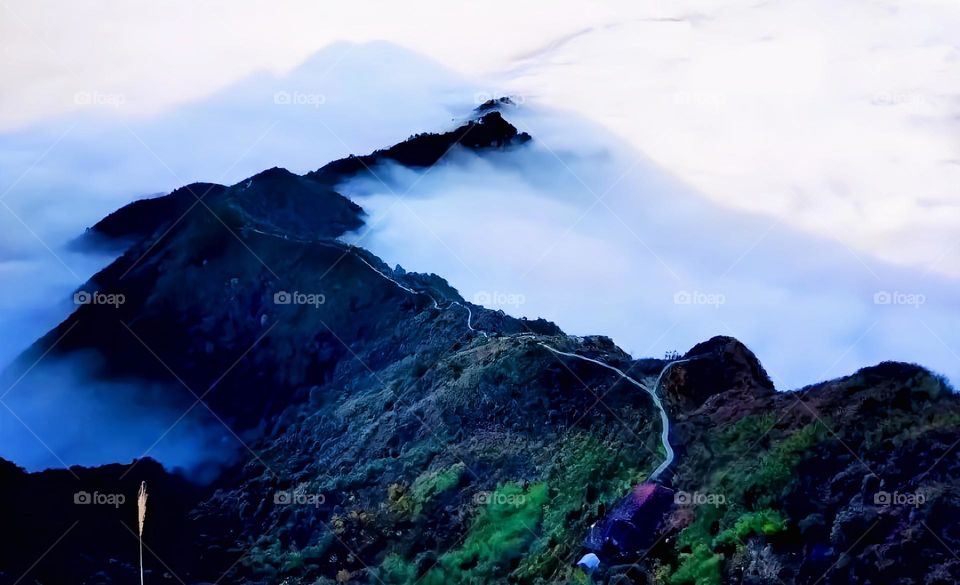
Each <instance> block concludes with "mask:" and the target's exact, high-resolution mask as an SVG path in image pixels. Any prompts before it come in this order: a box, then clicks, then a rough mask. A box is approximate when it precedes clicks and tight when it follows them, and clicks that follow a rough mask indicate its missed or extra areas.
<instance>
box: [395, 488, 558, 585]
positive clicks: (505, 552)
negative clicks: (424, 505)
mask: <svg viewBox="0 0 960 585" xmlns="http://www.w3.org/2000/svg"><path fill="white" fill-rule="evenodd" d="M483 499H484V500H485V503H484V505H483V507H482V508H481V509H480V511H479V514H478V516H477V518H476V519H475V520H474V522H473V524H472V525H471V526H470V530H469V532H468V533H467V536H466V538H465V539H464V541H463V544H462V545H461V546H460V547H459V548H457V549H455V550H452V551H450V552H448V553H446V554H444V555H443V556H441V557H440V558H439V559H438V560H437V564H436V565H435V566H434V567H433V568H431V569H430V570H429V571H427V573H426V574H425V575H423V577H421V579H420V580H419V581H418V583H423V585H444V584H446V583H473V582H476V583H490V582H495V581H497V580H498V579H500V578H502V576H503V575H505V574H507V573H509V572H510V569H511V567H512V565H513V564H515V563H516V562H518V561H519V559H520V558H521V556H522V555H523V554H524V552H525V551H526V550H527V548H528V546H529V544H530V542H531V541H532V540H533V539H534V538H535V537H536V530H537V527H538V525H539V523H540V519H541V515H542V508H543V505H544V503H546V501H547V486H546V484H542V483H539V484H533V485H531V486H529V487H528V488H527V489H524V488H522V487H521V486H519V485H517V484H505V485H502V486H500V487H499V488H497V489H496V490H494V491H493V492H491V493H489V494H486V495H485V497H484V498H483ZM380 569H381V578H383V579H384V582H386V583H397V584H401V583H413V582H414V581H415V579H414V578H413V576H414V575H415V573H416V571H415V569H414V568H413V567H412V565H411V564H410V563H408V562H407V561H404V560H403V559H401V558H400V557H399V556H397V555H390V556H388V557H387V558H386V559H385V560H384V563H383V565H381V567H380Z"/></svg>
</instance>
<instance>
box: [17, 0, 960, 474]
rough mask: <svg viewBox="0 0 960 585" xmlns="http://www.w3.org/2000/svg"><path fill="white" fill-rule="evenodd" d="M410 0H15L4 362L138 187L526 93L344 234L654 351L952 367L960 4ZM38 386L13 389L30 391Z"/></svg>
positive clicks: (507, 300)
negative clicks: (710, 343) (516, 138)
mask: <svg viewBox="0 0 960 585" xmlns="http://www.w3.org/2000/svg"><path fill="white" fill-rule="evenodd" d="M415 5H416V9H415V10H413V9H411V6H410V5H409V4H403V5H401V4H399V3H396V2H370V1H355V2H350V3H339V4H331V3H323V4H321V3H317V2H286V3H284V4H282V5H278V4H276V3H268V2H250V1H245V0H239V1H231V2H205V3H190V2H181V1H174V0H165V1H163V2H137V1H133V2H131V1H124V2H120V1H117V2H113V1H104V0H100V1H90V2H84V3H67V4H61V3H53V2H48V1H43V0H41V1H27V0H0V38H2V39H3V41H2V43H0V70H2V71H4V75H3V76H0V327H3V329H4V331H5V332H6V333H5V334H4V336H3V338H2V339H0V361H3V362H6V361H8V360H9V359H11V358H12V357H13V356H15V355H16V354H17V353H18V352H19V351H21V350H22V349H23V347H25V346H26V345H27V344H29V343H30V342H31V341H32V340H33V339H35V338H36V337H38V336H39V335H41V334H42V333H43V332H45V331H46V330H48V329H49V328H50V327H51V326H53V325H54V324H56V323H57V322H58V321H59V320H61V319H62V318H64V317H65V316H66V314H67V313H68V312H69V311H70V310H71V308H72V307H71V305H70V302H69V299H70V292H71V291H72V290H73V289H75V288H76V287H77V286H78V285H79V284H80V283H82V282H83V281H84V280H85V279H86V278H88V277H89V276H90V275H91V274H93V272H95V271H96V270H97V269H98V268H100V267H102V266H103V265H105V263H107V262H108V261H109V257H108V256H105V255H100V256H90V255H88V254H80V253H77V252H76V251H74V250H72V249H71V248H70V247H69V246H68V244H69V242H70V241H71V240H72V239H73V238H74V237H76V236H77V235H78V234H80V233H81V232H82V231H83V229H84V228H85V227H87V226H89V225H91V224H92V223H94V222H95V221H97V220H98V219H99V218H100V217H102V216H103V215H105V214H106V213H108V212H110V211H112V210H113V209H115V208H117V207H118V206H120V205H123V204H124V203H126V202H129V201H131V200H133V199H135V198H138V197H142V196H146V195H150V194H158V193H164V192H168V191H170V190H172V189H173V188H176V187H178V186H180V185H183V184H186V183H189V182H192V181H196V180H207V181H215V182H221V183H227V184H230V183H234V182H238V181H240V180H241V179H243V178H245V177H247V176H250V175H252V174H255V173H256V172H258V171H260V170H262V169H264V168H268V167H271V166H283V167H287V168H289V169H291V170H293V171H295V172H306V171H308V170H312V169H315V168H317V167H319V166H321V165H322V164H324V163H325V162H327V161H329V160H331V159H334V158H338V157H341V156H345V155H347V154H350V153H357V154H362V153H366V152H369V151H371V150H373V149H376V148H380V147H383V146H387V145H390V144H393V143H396V142H397V141H399V140H402V139H404V138H406V137H407V136H409V135H410V134H413V133H417V132H423V131H437V130H445V129H448V128H450V127H452V126H454V125H456V124H458V123H460V122H462V121H463V120H464V119H466V118H467V117H468V116H469V115H470V111H471V109H472V108H473V107H475V106H476V105H477V104H478V103H480V102H482V101H483V100H485V99H488V98H490V97H495V96H499V95H505V94H507V95H512V96H513V99H514V101H515V102H516V103H517V104H518V106H517V107H516V108H511V109H508V111H507V113H506V115H507V117H508V119H510V120H511V121H513V122H514V123H516V124H517V125H518V126H519V127H520V128H521V130H525V131H528V132H529V133H531V134H532V135H533V136H534V138H535V140H534V141H533V142H532V143H531V144H530V145H529V146H528V147H527V148H526V149H525V150H523V151H521V152H514V153H510V155H504V156H501V155H495V156H492V157H491V156H488V157H485V158H483V159H477V158H474V157H470V156H466V155H464V154H463V153H460V154H459V155H457V156H451V157H450V158H449V160H445V161H444V164H442V165H440V166H439V167H437V168H436V169H434V170H432V171H430V172H429V173H411V172H409V171H404V170H403V169H384V170H383V171H382V172H381V173H378V176H377V177H375V178H374V179H369V180H365V181H355V182H351V183H350V184H347V185H344V186H343V190H344V192H345V193H347V194H348V195H350V196H352V197H354V198H356V199H357V201H358V202H360V203H361V205H363V206H364V208H365V209H366V210H367V211H368V213H369V214H370V217H369V222H368V227H367V228H366V229H364V230H363V231H361V232H360V233H358V234H355V235H354V236H352V239H353V241H355V242H357V243H359V244H360V245H364V246H367V247H369V248H370V249H371V250H372V251H373V252H375V253H377V254H378V255H380V256H382V257H383V258H384V259H386V260H387V261H389V262H392V263H400V264H402V265H403V266H404V267H406V268H408V269H413V270H420V271H430V272H436V273H438V274H441V275H443V276H444V277H446V278H448V279H449V280H450V282H451V283H452V284H453V285H454V286H456V287H458V288H459V289H460V290H461V292H462V293H463V295H464V296H465V297H466V298H467V299H468V300H473V301H476V302H478V303H479V304H484V305H487V306H490V307H493V308H500V309H503V310H505V311H507V312H509V313H511V314H515V315H526V316H530V317H536V316H544V317H547V318H550V319H552V320H554V321H556V322H557V323H558V324H560V325H561V326H562V327H564V328H565V329H566V330H567V331H568V332H570V333H574V334H581V335H582V334H606V335H610V336H611V337H613V339H614V340H615V341H616V342H618V343H619V344H620V345H621V346H622V347H624V348H625V349H627V350H628V351H630V352H632V353H633V354H634V355H635V356H638V357H639V356H644V355H657V356H658V355H660V354H662V353H663V352H665V351H669V350H680V351H684V350H686V349H687V348H689V347H690V346H692V345H694V344H695V343H697V342H699V341H702V340H703V339H706V338H708V337H710V336H712V335H715V334H727V335H734V336H736V337H738V338H739V339H741V340H743V341H745V342H746V343H747V344H748V345H749V346H750V347H751V348H752V349H754V351H756V353H757V354H758V355H759V357H760V359H761V360H762V361H763V363H764V364H765V365H766V366H767V369H768V370H769V371H770V373H771V375H772V376H773V378H774V381H775V382H776V383H777V385H778V387H780V388H782V389H786V388H793V387H799V386H802V385H805V384H809V383H814V382H817V381H820V380H823V379H825V378H829V377H835V376H839V375H843V374H847V373H851V372H852V371H854V370H856V369H857V368H859V367H862V366H865V365H869V364H873V363H877V362H879V361H882V360H884V359H898V360H906V361H915V362H919V363H923V364H925V365H928V366H930V367H932V368H934V369H935V370H937V371H939V372H942V373H945V374H947V375H948V376H949V377H950V378H951V379H952V380H954V381H956V380H960V323H958V322H957V321H958V320H960V311H957V308H958V307H957V306H956V304H957V299H956V295H955V293H954V291H955V290H957V279H958V278H960V235H958V234H960V229H958V228H960V196H958V194H957V193H956V188H957V187H956V186H957V185H960V143H958V141H960V138H958V137H960V132H958V130H960V128H958V125H960V116H958V115H957V114H958V108H960V99H958V90H960V58H958V57H960V53H958V48H957V41H956V39H957V38H960V35H958V33H960V5H958V4H956V3H954V2H946V1H943V2H940V1H926V0H919V1H911V2H871V1H865V0H862V1H858V2H850V1H845V0H832V1H819V0H805V1H799V2H795V1H790V0H786V1H782V2H756V1H749V2H741V1H729V2H723V1H710V2H700V1H696V0H678V1H675V2H663V1H654V2H636V1H631V2H577V3H565V2H557V1H552V2H535V1H534V2H523V3H516V2H511V3H507V2H499V1H496V0H491V1H485V2H449V1H445V2H432V1H424V2H417V3H415ZM412 14H415V17H413V16H411V15H412ZM25 282H26V283H30V285H29V287H25V286H24V284H23V283H25ZM65 367H66V366H65ZM45 375H47V376H48V377H47V378H41V379H38V381H37V382H36V383H35V384H34V386H37V385H49V379H50V378H49V376H50V375H52V374H49V373H46V374H45ZM77 377H78V374H77V373H76V372H70V373H69V374H63V375H60V376H59V377H58V378H57V379H60V380H61V381H62V383H63V384H65V385H67V386H70V385H73V384H76V383H77V380H76V379H77ZM30 387H31V385H30V383H29V380H27V381H24V382H23V383H22V387H21V388H19V392H13V393H11V394H10V396H9V397H8V398H6V399H5V400H6V401H7V402H8V403H10V404H13V405H14V406H16V399H17V396H18V395H19V396H20V397H21V400H22V401H23V402H22V404H21V406H22V407H23V408H24V409H25V410H30V411H31V412H32V411H34V410H36V411H37V412H39V409H37V408H36V405H37V402H36V399H35V397H34V398H32V399H30V400H27V394H29V393H28V392H26V391H24V390H26V389H28V388H30ZM68 390H69V388H68ZM63 392H64V389H63V388H61V389H59V390H58V392H57V393H55V394H54V395H53V396H62V395H63ZM50 400H53V398H52V397H51V398H50ZM90 412H91V413H95V412H99V411H97V409H90ZM0 414H2V413H0ZM101 415H102V416H105V417H109V416H110V415H111V413H109V412H106V413H101ZM91 416H94V415H93V414H91ZM11 426H13V427H16V424H15V423H14V424H12V425H11ZM154 426H157V425H154ZM159 426H160V427H162V426H163V424H159ZM0 427H2V421H0ZM7 428H10V427H7ZM150 428H152V426H151V427H150ZM2 432H3V429H2V428H0V433H2ZM71 440H72V439H71V438H70V437H59V443H60V444H64V445H68V444H70V442H71ZM171 440H172V441H174V443H172V444H171V445H169V446H167V451H168V452H170V453H176V452H178V451H179V450H180V446H181V445H183V444H184V442H183V437H182V436H176V435H175V436H173V437H171ZM137 448H139V447H137ZM159 448H160V449H161V450H162V449H163V448H164V447H163V446H162V445H161V446H160V447H159ZM0 455H2V453H0ZM43 455H44V454H43V453H42V452H40V454H39V455H38V456H43ZM111 456H112V457H114V458H116V457H119V456H120V455H118V454H117V453H116V452H111ZM171 457H173V455H171Z"/></svg>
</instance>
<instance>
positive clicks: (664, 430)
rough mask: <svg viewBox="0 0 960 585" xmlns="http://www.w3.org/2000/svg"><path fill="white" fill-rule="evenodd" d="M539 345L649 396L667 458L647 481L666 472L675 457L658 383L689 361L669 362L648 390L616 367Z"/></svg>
mask: <svg viewBox="0 0 960 585" xmlns="http://www.w3.org/2000/svg"><path fill="white" fill-rule="evenodd" d="M540 345H542V346H543V347H545V348H546V349H548V350H550V351H552V352H553V353H555V354H557V355H563V356H567V357H572V358H577V359H580V360H583V361H586V362H590V363H592V364H597V365H598V366H602V367H604V368H607V369H608V370H611V371H613V372H616V373H617V374H618V375H619V376H620V377H621V378H623V379H624V380H626V381H628V382H630V383H631V384H633V385H634V386H636V387H637V388H640V389H641V390H643V391H644V392H646V393H647V394H649V395H650V398H652V399H653V404H654V405H655V406H656V407H657V410H658V411H660V427H661V429H660V442H661V443H662V444H663V450H664V451H665V452H666V454H667V456H666V458H665V459H664V460H663V462H662V463H661V464H660V465H659V466H658V467H657V468H656V469H655V470H654V471H653V473H651V474H650V478H649V480H648V481H653V480H655V479H657V478H658V477H660V474H661V473H663V472H664V471H666V469H667V468H668V467H670V465H671V464H672V463H673V459H674V457H675V455H674V452H673V447H672V446H671V445H670V417H668V416H667V409H666V408H664V407H663V402H662V401H661V400H660V395H659V390H660V383H661V381H662V380H663V374H664V373H665V372H666V371H667V370H668V369H669V368H670V366H672V365H673V364H677V363H680V362H683V361H689V359H687V360H678V361H675V362H670V363H669V364H667V365H666V366H664V368H663V370H661V371H660V375H659V376H658V377H657V382H656V384H654V387H653V388H650V387H649V386H647V385H646V384H644V383H642V382H638V381H637V380H635V379H633V378H631V377H630V376H628V375H627V374H626V373H625V372H624V371H623V370H621V369H620V368H616V367H614V366H611V365H609V364H605V363H603V362H601V361H599V360H595V359H593V358H588V357H586V356H582V355H579V354H575V353H570V352H566V351H560V350H559V349H557V348H555V347H551V346H550V345H547V344H546V343H544V342H542V341H541V342H540ZM690 359H693V358H690Z"/></svg>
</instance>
